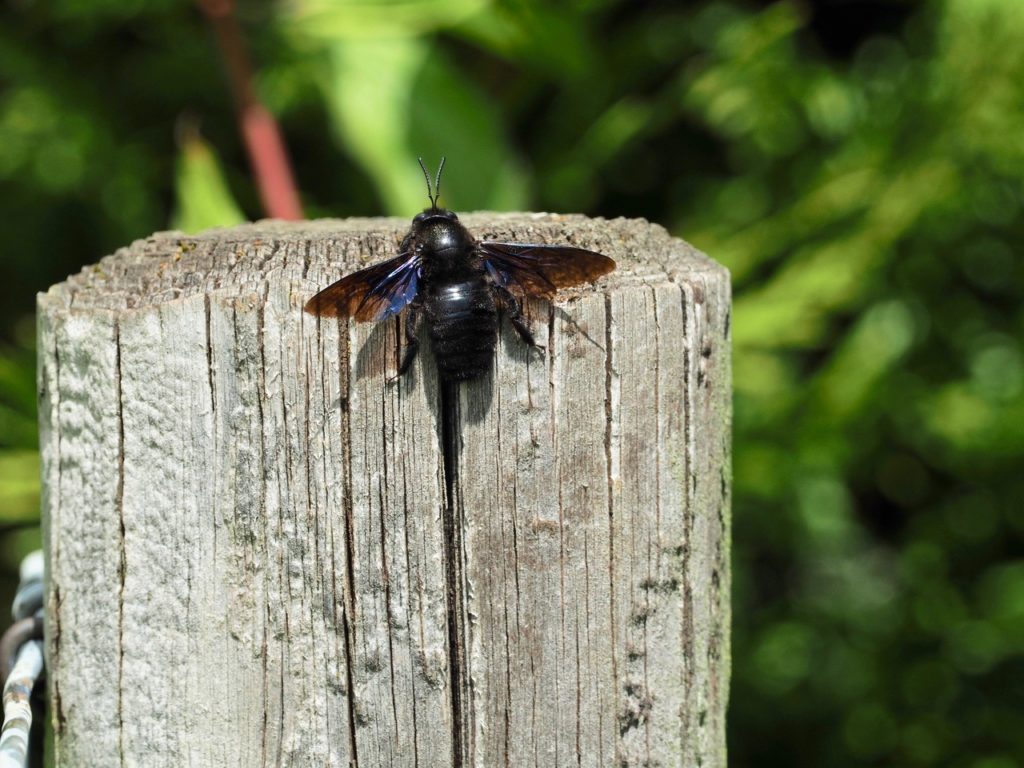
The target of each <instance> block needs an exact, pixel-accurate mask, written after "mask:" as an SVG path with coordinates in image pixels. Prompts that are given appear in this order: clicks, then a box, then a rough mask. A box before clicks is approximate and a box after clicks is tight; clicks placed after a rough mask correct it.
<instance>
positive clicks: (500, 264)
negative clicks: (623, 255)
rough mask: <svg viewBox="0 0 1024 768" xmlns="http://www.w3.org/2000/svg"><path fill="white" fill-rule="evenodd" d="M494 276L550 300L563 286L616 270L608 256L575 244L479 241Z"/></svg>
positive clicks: (518, 290)
mask: <svg viewBox="0 0 1024 768" xmlns="http://www.w3.org/2000/svg"><path fill="white" fill-rule="evenodd" d="M479 248H480V250H481V251H482V253H483V258H484V266H485V267H486V268H487V271H488V272H489V273H490V275H491V278H492V279H493V280H494V281H495V282H496V283H497V284H498V285H501V286H503V287H505V288H508V289H509V290H510V291H512V292H513V293H519V294H522V295H529V296H540V297H542V298H545V299H550V298H551V297H553V296H554V295H555V291H557V290H558V289H559V288H569V287H570V286H573V285H580V284H582V283H592V282H594V281H595V280H597V279H598V278H599V277H601V276H602V275H607V274H608V273H609V272H611V271H612V270H613V269H615V262H614V261H613V260H612V259H609V258H608V257H607V256H605V255H603V254H600V253H595V252H594V251H588V250H585V249H583V248H577V247H575V246H572V245H533V244H528V243H493V242H488V241H484V242H481V243H480V244H479Z"/></svg>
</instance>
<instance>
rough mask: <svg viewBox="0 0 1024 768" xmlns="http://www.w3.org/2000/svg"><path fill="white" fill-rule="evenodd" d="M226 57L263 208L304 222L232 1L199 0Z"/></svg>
mask: <svg viewBox="0 0 1024 768" xmlns="http://www.w3.org/2000/svg"><path fill="white" fill-rule="evenodd" d="M198 4H199V9H200V10H201V11H202V12H203V15H205V16H206V18H207V20H208V21H209V23H210V26H211V27H212V28H213V32H214V35H215V36H216V38H217V45H218V46H219V47H220V50H221V54H222V55H223V57H224V63H225V65H226V67H227V71H228V80H229V81H230V83H231V93H232V95H233V97H234V101H235V111H236V115H237V120H238V130H239V132H240V133H241V134H242V140H243V141H244V142H245V148H246V151H247V153H248V155H249V166H250V168H252V173H253V176H254V177H255V180H256V186H257V188H258V189H259V192H260V200H261V201H262V203H263V210H264V212H265V213H266V214H267V216H269V217H270V218H273V219H292V220H295V219H301V218H303V215H302V203H301V202H300V201H299V193H298V190H297V188H296V186H295V177H294V175H293V173H292V168H291V162H290V161H289V159H288V151H287V150H286V149H285V145H284V139H283V138H282V137H281V131H280V129H279V128H278V125H277V121H276V120H275V119H274V116H273V115H272V114H270V111H269V110H268V109H267V108H266V107H265V106H263V104H262V103H261V102H260V100H259V98H258V97H257V96H256V91H255V89H254V88H253V86H252V67H251V66H250V64H249V56H248V54H247V52H246V49H245V40H244V39H243V37H242V30H241V28H240V27H239V25H238V20H237V19H236V18H235V14H234V2H233V1H232V0H198Z"/></svg>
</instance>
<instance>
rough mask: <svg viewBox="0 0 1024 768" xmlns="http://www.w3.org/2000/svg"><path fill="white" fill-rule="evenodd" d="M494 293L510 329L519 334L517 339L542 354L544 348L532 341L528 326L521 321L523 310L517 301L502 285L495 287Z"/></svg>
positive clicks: (531, 333)
mask: <svg viewBox="0 0 1024 768" xmlns="http://www.w3.org/2000/svg"><path fill="white" fill-rule="evenodd" d="M494 291H495V293H496V294H497V295H498V300H499V301H500V302H501V304H502V306H503V307H504V308H505V311H506V312H508V319H509V320H510V321H512V327H513V328H515V329H516V333H518V334H519V338H520V339H522V340H523V341H524V342H525V343H526V344H527V345H528V346H530V347H533V348H534V349H537V350H540V351H541V352H544V351H545V347H544V346H543V345H542V344H538V343H537V342H536V341H535V340H534V338H533V332H532V331H531V330H530V326H528V325H527V324H526V321H525V320H524V319H523V310H522V307H520V306H519V300H518V299H516V297H515V296H513V295H512V294H511V293H510V292H509V290H508V288H506V287H505V286H503V285H495V286H494Z"/></svg>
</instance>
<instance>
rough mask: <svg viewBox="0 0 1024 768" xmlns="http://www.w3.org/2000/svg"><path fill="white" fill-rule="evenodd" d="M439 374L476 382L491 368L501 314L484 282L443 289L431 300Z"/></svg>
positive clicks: (432, 336)
mask: <svg viewBox="0 0 1024 768" xmlns="http://www.w3.org/2000/svg"><path fill="white" fill-rule="evenodd" d="M427 308H428V312H429V315H430V318H431V325H430V336H431V339H432V340H433V342H434V356H435V357H436V359H437V370H438V373H440V374H441V377H442V378H445V379H449V380H456V381H460V380H465V379H475V378H477V377H479V376H482V375H483V374H485V373H486V372H487V371H488V370H489V369H490V367H491V359H492V358H493V356H494V345H495V340H496V337H497V331H498V313H497V310H496V308H495V306H494V297H493V296H492V295H491V289H490V285H489V284H488V283H487V282H486V281H485V280H484V279H483V278H473V279H472V280H467V281H465V282H460V283H452V284H450V285H443V286H440V287H439V288H438V289H437V291H436V292H435V293H434V295H432V296H431V297H430V298H429V299H428V307H427Z"/></svg>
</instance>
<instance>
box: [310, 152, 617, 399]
mask: <svg viewBox="0 0 1024 768" xmlns="http://www.w3.org/2000/svg"><path fill="white" fill-rule="evenodd" d="M419 163H420V168H421V169H422V170H423V176H424V178H425V179H426V182H427V197H428V198H429V200H430V207H429V208H425V209H424V210H423V211H422V212H421V213H418V214H416V216H415V217H414V218H413V220H412V227H411V228H410V230H409V233H408V234H407V235H406V236H405V238H404V239H403V240H402V242H401V245H400V246H399V249H398V251H399V252H398V255H396V256H395V257H393V258H391V259H388V260H387V261H383V262H381V263H379V264H375V265H373V266H371V267H367V268H366V269H361V270H359V271H358V272H353V273H352V274H350V275H346V276H345V277H343V278H341V279H340V280H338V281H337V282H335V283H333V284H331V285H329V286H328V287H326V288H324V289H323V290H322V291H320V292H319V293H318V294H316V295H315V296H313V298H311V299H310V300H309V301H308V302H306V305H305V310H306V312H309V313H311V314H314V315H319V316H321V317H351V318H354V319H355V320H357V321H363V322H367V321H368V322H375V321H380V320H383V319H385V318H387V317H390V316H392V315H395V314H397V313H399V312H401V311H402V310H405V309H406V308H408V311H409V314H408V317H407V319H406V325H405V327H406V344H405V352H404V354H403V356H402V361H401V364H400V365H399V368H398V374H397V376H396V377H395V378H400V377H401V376H402V375H403V374H405V373H406V372H407V371H408V370H409V367H410V366H411V365H412V363H413V360H414V359H415V358H416V353H417V352H418V351H419V338H418V335H417V334H418V332H419V329H418V326H419V324H420V319H421V317H422V318H423V319H424V320H425V324H426V326H427V328H428V330H429V333H430V338H431V341H432V342H433V348H434V354H435V357H436V359H437V369H438V373H439V374H440V376H441V379H442V380H443V381H445V382H456V381H466V380H470V379H476V378H479V377H480V376H483V375H484V374H485V373H486V372H487V371H488V370H490V368H491V361H492V358H493V356H494V348H495V345H496V343H497V337H498V327H499V317H500V315H501V314H504V315H505V316H507V317H508V319H509V321H510V322H511V323H512V327H513V328H515V330H516V332H517V333H518V334H519V337H520V338H521V339H522V340H523V342H525V343H526V344H527V345H529V346H530V347H533V348H535V349H539V350H541V351H543V347H541V346H540V345H538V344H537V343H536V341H535V340H534V338H533V334H532V333H531V331H530V328H529V325H528V324H527V322H526V320H525V318H524V317H523V311H522V304H521V302H522V300H523V299H525V298H526V297H528V296H534V297H538V298H543V299H551V298H553V297H554V295H555V293H556V291H557V290H558V289H559V288H567V287H570V286H574V285H580V284H582V283H588V282H593V281H595V280H597V279H598V278H599V277H601V276H602V275H606V274H608V273H609V272H611V271H612V270H613V269H615V262H614V261H613V260H612V259H610V258H608V257H607V256H604V255H602V254H600V253H595V252H594V251H588V250H586V249H583V248H577V247H575V246H571V245H547V244H536V243H502V242H493V241H489V240H477V239H476V238H475V237H473V235H472V234H470V232H469V230H467V229H466V228H465V227H464V226H463V225H462V223H461V222H460V221H459V217H458V216H456V215H455V213H454V212H453V211H449V210H445V209H444V208H441V207H439V206H438V204H437V201H438V199H439V198H440V195H441V171H442V170H443V169H444V158H441V163H440V166H439V167H438V169H437V175H436V177H435V179H434V185H433V186H431V183H430V174H429V173H428V172H427V168H426V166H425V165H424V164H423V160H422V159H420V161H419Z"/></svg>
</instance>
